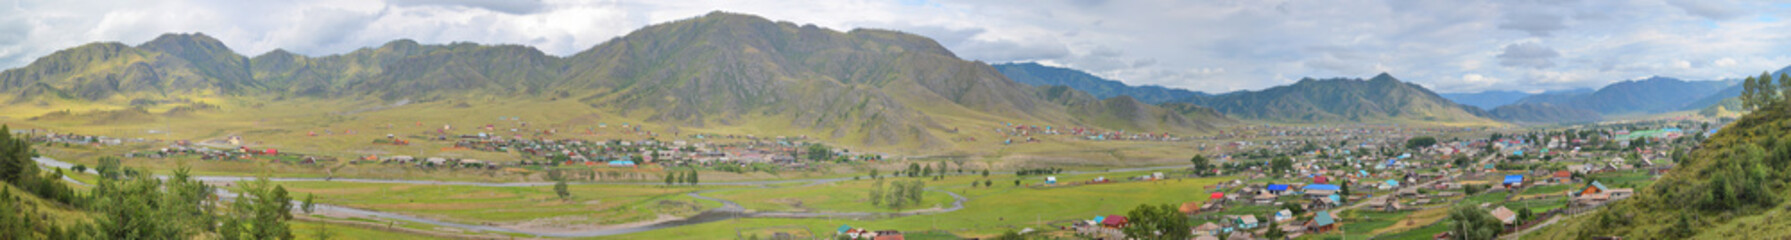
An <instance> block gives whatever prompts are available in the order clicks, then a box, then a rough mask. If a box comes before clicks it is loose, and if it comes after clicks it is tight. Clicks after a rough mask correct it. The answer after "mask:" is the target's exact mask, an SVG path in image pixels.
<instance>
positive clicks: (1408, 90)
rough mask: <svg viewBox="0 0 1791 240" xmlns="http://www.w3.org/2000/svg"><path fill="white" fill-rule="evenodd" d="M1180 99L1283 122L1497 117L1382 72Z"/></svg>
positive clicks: (1441, 120)
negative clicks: (1367, 75) (1369, 75)
mask: <svg viewBox="0 0 1791 240" xmlns="http://www.w3.org/2000/svg"><path fill="white" fill-rule="evenodd" d="M1179 101H1181V102H1187V103H1193V104H1197V105H1202V106H1207V107H1211V108H1213V109H1215V110H1218V111H1219V112H1221V113H1225V114H1226V115H1227V116H1231V117H1236V118H1245V119H1260V120H1268V121H1278V122H1297V123H1316V122H1371V123H1378V122H1386V123H1402V122H1421V123H1479V124H1491V123H1493V122H1494V121H1492V120H1490V119H1487V118H1485V117H1484V115H1486V113H1485V112H1484V111H1480V110H1479V109H1478V108H1474V107H1471V106H1465V105H1460V104H1456V103H1454V102H1450V101H1449V100H1448V99H1444V98H1443V97H1442V96H1438V95H1437V94H1436V93H1434V92H1431V91H1430V90H1428V89H1425V88H1424V87H1422V86H1418V85H1417V84H1412V83H1407V82H1402V81H1399V79H1396V78H1394V77H1393V76H1392V75H1389V74H1386V73H1381V74H1379V75H1376V76H1374V77H1373V78H1369V79H1345V78H1333V79H1323V80H1319V79H1311V78H1306V79H1301V80H1300V81H1299V82H1296V83H1294V84H1293V85H1287V86H1277V87H1271V88H1268V89H1263V90H1261V91H1241V92H1232V93H1226V94H1220V95H1213V96H1195V97H1191V98H1186V99H1181V100H1179Z"/></svg>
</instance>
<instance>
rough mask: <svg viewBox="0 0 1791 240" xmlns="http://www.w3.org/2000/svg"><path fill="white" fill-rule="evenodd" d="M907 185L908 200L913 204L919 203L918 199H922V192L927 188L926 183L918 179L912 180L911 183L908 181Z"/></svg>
mask: <svg viewBox="0 0 1791 240" xmlns="http://www.w3.org/2000/svg"><path fill="white" fill-rule="evenodd" d="M907 187H908V201H909V202H912V203H914V205H920V200H921V199H924V198H923V195H922V194H925V193H926V190H925V189H926V188H927V183H926V182H922V181H920V180H914V182H913V183H908V186H907Z"/></svg>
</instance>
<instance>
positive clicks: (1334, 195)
mask: <svg viewBox="0 0 1791 240" xmlns="http://www.w3.org/2000/svg"><path fill="white" fill-rule="evenodd" d="M1325 198H1330V199H1331V201H1332V202H1339V203H1341V202H1343V198H1342V197H1338V196H1337V194H1331V196H1325Z"/></svg>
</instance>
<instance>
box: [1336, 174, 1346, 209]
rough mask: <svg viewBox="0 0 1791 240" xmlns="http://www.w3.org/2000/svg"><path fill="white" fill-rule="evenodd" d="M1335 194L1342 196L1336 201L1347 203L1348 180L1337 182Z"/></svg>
mask: <svg viewBox="0 0 1791 240" xmlns="http://www.w3.org/2000/svg"><path fill="white" fill-rule="evenodd" d="M1337 194H1339V195H1340V196H1342V197H1340V198H1339V199H1337V200H1339V201H1349V179H1341V180H1338V181H1337ZM1338 204H1343V203H1338Z"/></svg>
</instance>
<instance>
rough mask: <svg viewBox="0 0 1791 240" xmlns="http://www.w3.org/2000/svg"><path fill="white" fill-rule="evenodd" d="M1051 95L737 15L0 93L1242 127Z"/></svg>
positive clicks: (52, 82) (76, 75)
mask: <svg viewBox="0 0 1791 240" xmlns="http://www.w3.org/2000/svg"><path fill="white" fill-rule="evenodd" d="M1039 91H1040V90H1038V89H1035V88H1034V87H1032V86H1028V85H1026V84H1022V83H1019V82H1015V81H1013V80H1010V79H1008V78H1007V77H1006V76H1005V75H1004V74H1002V73H1001V72H999V71H998V70H996V69H995V68H994V67H991V66H989V65H987V64H984V63H982V62H975V61H967V60H964V59H960V58H958V57H957V56H956V55H955V54H954V53H952V52H950V51H949V50H947V49H946V48H945V47H943V46H941V45H939V43H938V42H935V41H933V40H932V39H929V38H926V37H923V36H919V35H914V34H908V33H903V32H896V31H887V30H874V29H855V30H851V31H848V32H840V31H835V30H830V29H824V28H820V27H816V26H814V25H797V24H795V23H790V22H773V21H770V20H767V19H765V18H761V17H757V16H751V15H742V14H732V13H724V12H714V13H710V14H706V15H704V16H700V17H695V18H689V19H683V20H677V21H672V22H667V23H661V24H655V25H651V26H647V27H644V28H642V29H639V30H636V31H633V32H630V33H628V34H626V35H624V36H621V37H618V38H615V39H612V40H610V41H606V42H604V43H601V44H599V45H596V46H593V47H592V48H590V49H587V50H585V51H581V52H578V53H576V54H573V55H571V56H566V57H557V56H551V55H547V54H544V53H542V52H541V51H539V50H537V49H534V48H531V47H527V46H520V45H480V44H473V43H451V44H441V45H434V44H420V43H417V42H416V41H412V40H404V39H400V40H394V41H391V42H388V43H386V44H384V45H381V46H378V47H370V48H362V49H359V50H355V51H352V52H349V53H344V54H337V55H329V56H321V57H311V56H304V55H300V54H294V53H292V52H288V51H285V50H273V51H269V52H267V53H263V54H261V55H258V56H254V57H244V56H242V55H240V54H237V53H235V52H232V51H230V49H229V48H227V47H225V46H224V45H223V44H222V43H221V42H219V41H217V40H216V39H212V38H211V37H209V36H206V35H204V34H167V35H163V36H161V37H159V38H157V39H156V40H153V41H150V42H148V43H144V44H142V45H139V46H135V47H132V46H127V45H124V44H119V43H95V44H88V45H83V46H81V47H76V48H71V49H68V50H63V51H59V52H57V53H54V54H51V55H49V56H46V57H44V58H41V59H39V60H37V61H36V62H33V63H32V64H30V65H28V66H25V67H21V68H16V69H9V70H6V71H4V72H0V92H5V93H8V94H6V95H8V96H11V97H12V98H11V99H9V102H28V101H30V102H39V103H44V104H48V103H52V102H66V101H78V102H86V103H90V104H102V105H114V106H127V105H129V106H137V105H154V104H155V103H157V102H168V101H176V100H180V99H213V98H237V99H249V100H250V101H254V102H264V101H266V100H275V101H273V102H276V103H278V102H282V101H279V100H287V101H285V102H292V101H301V102H302V101H311V100H319V101H321V100H330V99H379V100H384V101H395V102H398V101H401V102H419V103H434V102H446V103H457V104H437V105H438V106H440V105H458V106H466V105H468V103H469V102H479V103H487V102H503V103H507V104H530V103H538V104H534V105H553V106H562V105H566V104H553V103H556V102H567V103H571V104H572V105H582V106H584V107H582V108H577V109H560V110H559V111H561V112H588V113H591V114H603V115H609V116H622V118H623V119H638V120H645V121H648V122H652V123H654V124H658V125H662V127H668V128H671V129H677V128H679V127H696V128H704V127H729V126H732V127H736V128H745V129H770V130H766V131H778V132H768V133H764V134H789V135H799V134H800V135H820V136H823V137H826V138H829V139H834V140H835V141H836V142H835V143H838V144H848V145H859V146H900V147H904V148H910V149H912V148H928V147H938V146H943V145H945V144H947V143H948V141H946V140H944V139H946V138H947V137H945V136H943V135H945V134H953V133H955V132H957V131H955V129H957V128H958V126H960V125H968V126H974V125H978V124H987V125H995V124H996V123H1002V122H1022V123H1027V124H1034V125H1047V126H1049V125H1059V126H1088V127H1100V128H1110V129H1124V130H1129V131H1140V132H1152V131H1210V130H1213V129H1215V125H1216V124H1226V123H1229V122H1230V120H1229V119H1225V118H1224V117H1223V116H1220V115H1218V114H1216V112H1214V111H1212V110H1211V109H1205V108H1199V107H1193V106H1179V105H1178V106H1174V107H1173V108H1165V107H1161V106H1155V105H1151V104H1148V103H1145V102H1140V101H1137V100H1133V99H1130V98H1125V99H1119V98H1110V99H1107V100H1089V99H1078V100H1076V101H1073V102H1072V101H1068V99H1056V100H1053V99H1048V98H1046V97H1045V96H1047V94H1045V93H1041V92H1039ZM1060 94H1070V95H1074V93H1060ZM1082 94H1084V95H1085V94H1086V93H1082ZM406 100H408V101H406ZM1059 100H1061V101H1059ZM295 104H301V103H295ZM39 105H42V104H39ZM5 107H6V106H4V105H0V108H5ZM314 107H326V108H327V107H345V108H358V107H355V106H314ZM163 115H167V116H179V115H184V114H163Z"/></svg>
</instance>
